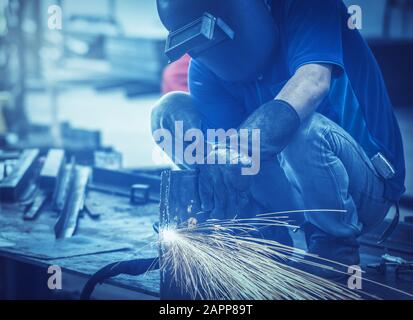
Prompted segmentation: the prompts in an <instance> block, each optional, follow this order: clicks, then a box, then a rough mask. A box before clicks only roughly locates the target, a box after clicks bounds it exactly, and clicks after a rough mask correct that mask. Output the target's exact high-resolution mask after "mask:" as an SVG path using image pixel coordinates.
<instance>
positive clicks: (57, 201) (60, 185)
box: [52, 159, 76, 212]
mask: <svg viewBox="0 0 413 320" xmlns="http://www.w3.org/2000/svg"><path fill="white" fill-rule="evenodd" d="M75 167H76V164H75V162H74V160H73V159H72V161H71V162H70V163H69V164H68V165H65V166H63V168H62V170H61V171H60V173H59V175H58V179H57V181H56V186H55V189H54V192H53V197H52V206H53V208H54V209H55V210H56V211H58V212H60V211H62V210H63V207H64V205H65V203H66V199H67V196H68V193H69V188H70V181H71V179H72V176H73V173H74V170H75Z"/></svg>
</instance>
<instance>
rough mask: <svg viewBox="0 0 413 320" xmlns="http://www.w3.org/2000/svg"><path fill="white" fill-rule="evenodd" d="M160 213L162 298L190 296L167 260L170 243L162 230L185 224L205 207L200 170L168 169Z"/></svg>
mask: <svg viewBox="0 0 413 320" xmlns="http://www.w3.org/2000/svg"><path fill="white" fill-rule="evenodd" d="M159 209H160V217H159V237H160V241H159V265H160V277H161V286H160V289H161V299H163V300H189V299H191V297H190V295H189V293H187V292H185V290H183V288H181V287H180V286H179V285H178V284H176V283H175V281H174V280H173V271H172V270H171V269H170V268H169V266H167V265H166V264H165V263H163V257H164V256H165V254H167V252H168V250H169V248H168V243H167V242H165V241H163V239H162V230H165V229H167V228H174V227H176V226H178V225H185V224H186V223H187V221H188V220H189V219H190V218H193V217H195V216H196V214H197V213H199V212H200V211H201V201H200V198H199V192H198V173H197V171H192V170H189V171H164V172H163V173H162V175H161V201H160V208H159Z"/></svg>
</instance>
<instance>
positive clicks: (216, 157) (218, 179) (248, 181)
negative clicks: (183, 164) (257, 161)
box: [198, 145, 262, 220]
mask: <svg viewBox="0 0 413 320" xmlns="http://www.w3.org/2000/svg"><path fill="white" fill-rule="evenodd" d="M210 149H212V150H211V151H210V152H209V153H208V155H207V157H206V158H205V164H204V165H200V166H198V170H199V195H200V199H201V204H202V210H203V212H205V213H209V214H208V218H209V219H217V220H223V219H234V218H238V219H239V218H246V217H253V216H255V215H256V214H257V213H259V212H262V207H261V206H260V205H259V204H258V203H257V202H256V201H254V199H253V198H252V197H251V192H250V187H251V185H252V183H253V176H250V175H243V174H242V169H243V168H245V167H246V166H249V165H250V161H251V160H250V159H249V158H248V157H247V156H245V155H242V154H241V153H239V152H238V151H236V150H233V149H231V148H229V147H227V146H222V145H215V146H213V147H211V148H210ZM208 163H218V164H208ZM219 163H222V164H219ZM224 163H225V164H224Z"/></svg>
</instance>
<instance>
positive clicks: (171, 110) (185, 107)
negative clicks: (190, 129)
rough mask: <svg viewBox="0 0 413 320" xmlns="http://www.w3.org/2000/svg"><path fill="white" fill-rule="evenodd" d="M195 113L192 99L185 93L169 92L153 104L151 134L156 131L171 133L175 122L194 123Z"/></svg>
mask: <svg viewBox="0 0 413 320" xmlns="http://www.w3.org/2000/svg"><path fill="white" fill-rule="evenodd" d="M195 113H196V111H195V108H194V106H193V101H192V97H191V96H190V95H189V94H188V93H185V92H178V91H177V92H171V93H168V94H166V95H164V96H163V97H162V98H161V99H159V101H158V102H157V103H156V104H155V106H154V107H153V109H152V114H151V124H152V132H155V131H156V130H158V129H166V130H170V131H173V128H174V126H175V122H176V121H183V122H194V121H196V120H197V119H193V118H196V114H195Z"/></svg>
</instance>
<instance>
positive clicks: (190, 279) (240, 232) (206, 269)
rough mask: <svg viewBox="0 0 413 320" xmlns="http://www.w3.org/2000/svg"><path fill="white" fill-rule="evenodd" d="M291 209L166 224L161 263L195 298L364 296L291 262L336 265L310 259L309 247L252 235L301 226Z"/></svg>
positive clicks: (182, 287)
mask: <svg viewBox="0 0 413 320" xmlns="http://www.w3.org/2000/svg"><path fill="white" fill-rule="evenodd" d="M285 213H290V212H284V213H281V214H265V215H261V216H258V217H256V218H250V219H233V220H226V221H208V222H205V223H201V224H199V225H197V226H196V227H191V228H188V226H186V227H185V226H184V225H179V226H166V227H164V228H161V230H160V241H161V247H162V248H163V249H162V250H163V258H162V261H161V269H162V270H168V272H170V274H171V277H172V281H173V282H174V283H175V284H176V285H177V287H178V288H180V289H181V291H182V293H188V294H189V295H190V297H191V298H192V299H202V300H279V299H289V300H315V299H325V300H339V299H346V300H350V299H360V296H359V295H358V294H357V293H356V292H355V291H353V290H350V289H348V288H346V287H344V286H342V285H340V284H337V283H334V282H332V281H329V280H326V279H323V278H321V277H317V276H315V275H312V274H310V273H307V272H304V271H302V270H300V269H297V268H294V267H292V266H290V265H288V264H287V262H289V261H290V262H291V261H293V262H301V263H306V264H311V265H313V266H316V267H323V268H330V269H332V270H335V269H334V268H333V267H331V266H326V265H325V262H326V261H327V260H324V261H323V259H321V258H319V260H320V263H317V262H314V261H313V262H310V261H308V260H304V256H305V255H306V253H305V252H304V251H303V250H298V249H296V248H293V247H289V246H285V245H283V244H281V243H279V242H276V241H273V240H265V239H260V238H256V237H253V236H251V232H254V231H258V230H259V228H262V227H268V226H276V227H277V226H278V227H289V228H297V226H293V225H291V224H290V222H289V221H288V217H287V216H283V215H282V214H285ZM314 257H315V256H314ZM336 265H339V264H336ZM337 272H339V271H337Z"/></svg>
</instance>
